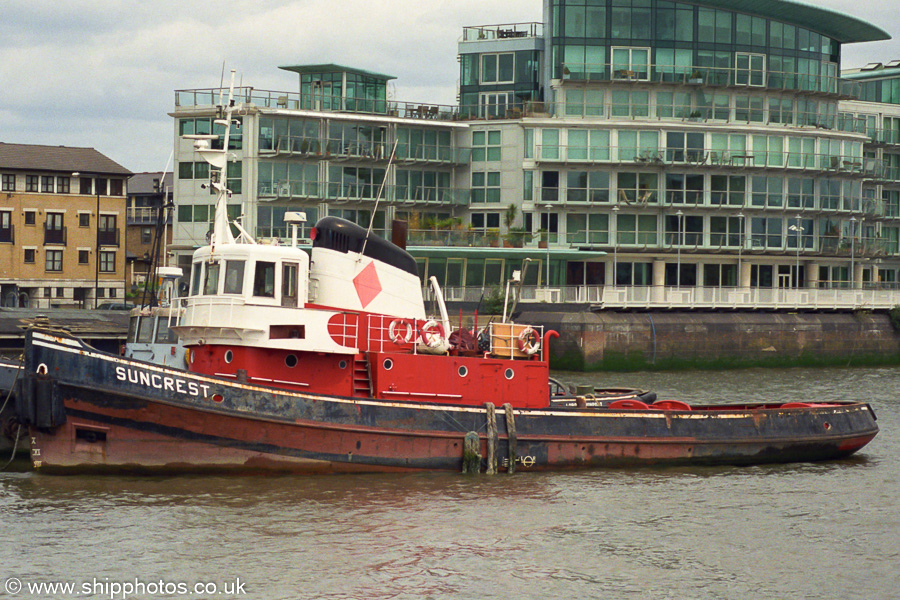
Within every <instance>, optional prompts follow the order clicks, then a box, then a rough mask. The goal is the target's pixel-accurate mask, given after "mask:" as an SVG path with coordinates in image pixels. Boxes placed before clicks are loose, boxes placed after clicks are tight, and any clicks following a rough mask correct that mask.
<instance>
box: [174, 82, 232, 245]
mask: <svg viewBox="0 0 900 600" xmlns="http://www.w3.org/2000/svg"><path fill="white" fill-rule="evenodd" d="M219 98H220V100H219V102H220V104H219V106H217V107H216V108H217V112H218V115H217V118H216V119H214V120H213V123H214V124H216V125H222V126H223V127H225V139H224V141H223V143H222V148H220V149H216V148H212V147H210V142H211V141H213V140H217V139H219V136H218V135H215V134H210V135H205V134H191V135H185V136H184V137H185V138H186V139H189V140H194V150H196V152H197V153H198V154H199V155H200V156H202V157H203V160H205V161H206V162H208V163H209V165H210V167H211V169H210V177H209V185H210V186H211V187H212V188H213V189H214V190H215V191H216V216H215V220H214V221H213V232H212V238H211V239H210V245H211V246H215V245H216V244H233V243H234V236H233V235H232V234H231V227H230V225H229V224H228V198H230V197H231V190H229V189H228V187H227V183H228V177H227V175H228V173H227V167H228V158H229V153H228V144H229V142H230V138H231V126H232V125H233V124H236V123H237V121H235V120H234V119H233V118H232V114H233V113H234V111H235V110H236V107H235V102H234V69H232V70H231V82H230V83H229V85H228V102H227V103H226V104H224V105H223V104H221V98H222V94H221V91H220V94H219Z"/></svg>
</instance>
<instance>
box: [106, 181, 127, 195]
mask: <svg viewBox="0 0 900 600" xmlns="http://www.w3.org/2000/svg"><path fill="white" fill-rule="evenodd" d="M123 190H124V186H123V183H122V180H121V179H110V180H109V195H110V196H121V195H122V192H123Z"/></svg>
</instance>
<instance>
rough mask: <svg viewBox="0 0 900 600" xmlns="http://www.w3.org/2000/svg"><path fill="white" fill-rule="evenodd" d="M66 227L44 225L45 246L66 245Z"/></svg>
mask: <svg viewBox="0 0 900 600" xmlns="http://www.w3.org/2000/svg"><path fill="white" fill-rule="evenodd" d="M66 233H67V228H66V227H59V228H49V227H47V226H44V245H45V246H51V245H53V246H65V245H66Z"/></svg>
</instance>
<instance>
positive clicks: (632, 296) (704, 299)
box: [423, 285, 900, 311]
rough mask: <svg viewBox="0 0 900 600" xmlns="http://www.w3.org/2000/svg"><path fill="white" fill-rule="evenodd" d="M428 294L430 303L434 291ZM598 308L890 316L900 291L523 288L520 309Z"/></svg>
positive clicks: (477, 292)
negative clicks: (546, 304)
mask: <svg viewBox="0 0 900 600" xmlns="http://www.w3.org/2000/svg"><path fill="white" fill-rule="evenodd" d="M423 291H424V294H425V296H426V299H430V298H431V295H432V291H431V290H430V288H426V289H425V290H423ZM442 291H443V295H444V298H445V299H446V300H448V301H466V302H478V301H479V300H480V299H481V298H482V296H483V295H484V294H485V293H486V292H487V291H488V290H486V289H485V288H483V287H445V288H443V290H442ZM538 302H549V303H561V302H569V303H577V304H593V305H595V306H597V307H598V308H606V309H634V310H642V309H665V310H672V309H682V310H711V309H718V310H751V311H752V310H821V311H831V310H888V309H890V308H892V307H894V306H896V305H898V304H900V289H897V288H896V287H895V288H894V289H879V288H875V287H872V288H864V289H834V288H830V289H825V288H737V287H700V286H697V287H694V286H680V287H676V286H637V285H636V286H602V285H586V286H556V287H544V286H527V285H526V286H522V289H521V296H520V298H519V303H520V304H521V303H538Z"/></svg>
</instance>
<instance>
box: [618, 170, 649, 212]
mask: <svg viewBox="0 0 900 600" xmlns="http://www.w3.org/2000/svg"><path fill="white" fill-rule="evenodd" d="M617 179H618V189H619V191H618V196H617V198H618V200H619V201H620V202H624V203H626V204H641V205H644V204H647V203H648V202H649V203H653V202H656V200H657V194H658V193H659V175H658V174H657V173H619V174H618V176H617Z"/></svg>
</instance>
